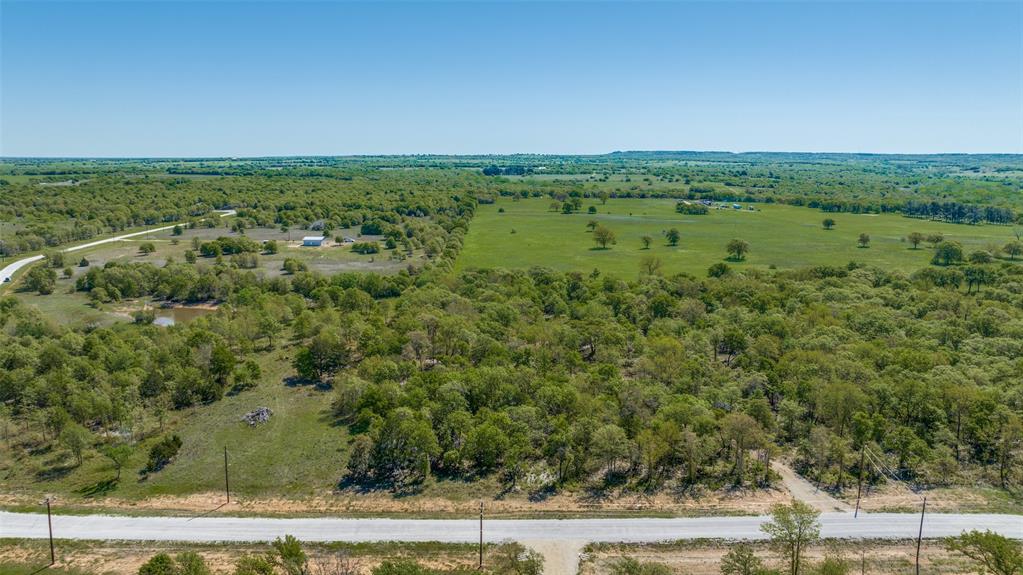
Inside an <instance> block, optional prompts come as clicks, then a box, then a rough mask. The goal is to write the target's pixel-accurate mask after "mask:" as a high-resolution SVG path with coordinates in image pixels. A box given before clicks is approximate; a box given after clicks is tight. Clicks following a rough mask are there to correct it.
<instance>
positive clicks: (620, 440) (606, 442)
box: [593, 424, 629, 473]
mask: <svg viewBox="0 0 1023 575" xmlns="http://www.w3.org/2000/svg"><path fill="white" fill-rule="evenodd" d="M593 453H594V455H596V456H597V457H598V458H599V459H601V460H602V462H603V465H604V466H605V467H607V469H608V471H609V472H610V473H614V472H615V469H616V464H617V462H618V461H619V460H621V459H623V458H625V457H626V456H627V455H628V454H629V438H628V437H627V436H626V435H625V430H623V429H622V428H621V427H618V426H617V425H614V424H607V425H605V426H603V427H601V428H599V429H597V431H596V432H595V433H594V434H593Z"/></svg>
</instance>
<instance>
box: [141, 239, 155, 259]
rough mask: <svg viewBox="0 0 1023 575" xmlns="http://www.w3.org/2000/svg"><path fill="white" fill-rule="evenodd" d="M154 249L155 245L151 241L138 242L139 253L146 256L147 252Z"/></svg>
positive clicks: (149, 252) (151, 251)
mask: <svg viewBox="0 0 1023 575" xmlns="http://www.w3.org/2000/svg"><path fill="white" fill-rule="evenodd" d="M155 251H156V245H155V244H153V242H144V243H142V244H139V253H140V254H142V255H144V256H148V255H149V254H151V253H153V252H155Z"/></svg>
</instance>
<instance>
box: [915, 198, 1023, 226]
mask: <svg viewBox="0 0 1023 575" xmlns="http://www.w3.org/2000/svg"><path fill="white" fill-rule="evenodd" d="M902 212H903V213H904V214H906V215H907V216H911V217H919V218H927V219H932V220H940V221H944V222H952V223H955V224H979V223H989V224H1011V223H1014V222H1015V221H1016V215H1015V214H1014V213H1013V211H1012V210H1011V209H1009V208H1004V207H998V206H990V205H989V206H982V205H977V204H962V203H960V202H939V201H936V200H935V201H930V202H921V201H916V200H910V201H908V202H906V203H905V205H904V206H903V207H902Z"/></svg>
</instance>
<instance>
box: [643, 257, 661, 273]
mask: <svg viewBox="0 0 1023 575" xmlns="http://www.w3.org/2000/svg"><path fill="white" fill-rule="evenodd" d="M663 266H664V262H662V261H661V258H659V257H657V256H649V255H648V256H643V257H642V258H640V260H639V271H640V273H642V274H643V275H648V276H652V275H656V274H658V273H659V272H660V271H661V268H662V267H663Z"/></svg>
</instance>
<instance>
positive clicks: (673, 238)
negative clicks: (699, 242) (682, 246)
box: [665, 228, 682, 246]
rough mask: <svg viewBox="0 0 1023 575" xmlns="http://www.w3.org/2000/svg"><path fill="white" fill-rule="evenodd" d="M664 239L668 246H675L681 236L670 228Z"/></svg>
mask: <svg viewBox="0 0 1023 575" xmlns="http://www.w3.org/2000/svg"><path fill="white" fill-rule="evenodd" d="M665 237H666V238H667V239H668V245H669V246H677V245H678V242H679V240H681V239H682V234H681V233H680V232H679V231H678V230H677V229H675V228H671V229H670V230H668V233H667V234H665Z"/></svg>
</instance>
